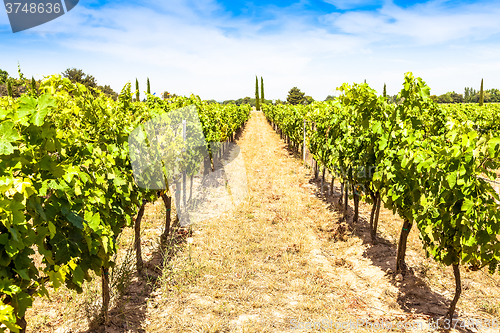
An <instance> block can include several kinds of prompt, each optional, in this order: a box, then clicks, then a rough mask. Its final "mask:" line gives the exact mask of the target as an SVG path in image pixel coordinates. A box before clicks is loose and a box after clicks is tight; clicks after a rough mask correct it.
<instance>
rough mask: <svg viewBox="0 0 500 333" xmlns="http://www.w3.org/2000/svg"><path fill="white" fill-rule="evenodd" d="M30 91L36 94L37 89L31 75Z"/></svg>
mask: <svg viewBox="0 0 500 333" xmlns="http://www.w3.org/2000/svg"><path fill="white" fill-rule="evenodd" d="M31 91H32V92H33V95H35V96H38V89H37V88H36V81H35V78H34V77H33V76H32V77H31Z"/></svg>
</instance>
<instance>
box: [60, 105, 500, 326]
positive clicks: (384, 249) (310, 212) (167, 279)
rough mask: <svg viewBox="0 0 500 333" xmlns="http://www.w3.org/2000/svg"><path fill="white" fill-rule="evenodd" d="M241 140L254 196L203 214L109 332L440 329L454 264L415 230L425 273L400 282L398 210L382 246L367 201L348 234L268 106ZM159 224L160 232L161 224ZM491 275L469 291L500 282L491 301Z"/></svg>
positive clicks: (412, 250)
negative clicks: (445, 263) (449, 266)
mask: <svg viewBox="0 0 500 333" xmlns="http://www.w3.org/2000/svg"><path fill="white" fill-rule="evenodd" d="M237 144H238V145H239V147H240V148H241V153H242V155H243V157H244V163H245V166H246V170H247V182H248V197H247V199H246V200H244V202H243V203H241V204H239V205H238V206H237V208H236V209H234V210H232V211H228V212H226V213H224V214H222V215H221V216H219V217H218V218H212V219H208V220H205V221H203V222H200V223H197V224H194V225H193V226H192V229H193V234H192V237H190V238H187V242H186V244H185V246H184V247H183V249H181V250H180V251H179V252H178V253H176V255H175V256H174V257H173V258H164V261H163V262H164V263H163V265H162V269H161V270H160V271H159V274H160V276H159V277H158V278H157V279H156V280H155V281H150V283H148V285H149V287H147V288H143V287H142V286H143V284H141V287H140V288H137V290H136V291H133V292H132V294H133V295H135V296H134V297H130V296H127V297H128V298H127V301H126V302H125V303H126V304H125V305H124V309H125V310H122V311H121V312H120V311H118V312H117V311H116V310H115V311H114V312H112V313H114V314H117V313H119V314H120V316H121V317H120V318H114V320H113V322H114V326H113V327H112V328H108V329H107V331H108V332H120V331H126V332H292V331H296V330H294V328H298V325H299V324H300V323H304V324H302V325H303V326H301V328H304V327H305V326H307V325H308V324H305V323H314V322H316V324H315V325H316V329H314V330H312V331H332V332H333V331H345V332H352V331H354V330H360V331H373V326H372V325H377V324H380V325H382V324H385V325H386V327H389V325H393V330H394V331H404V330H401V329H398V328H396V325H397V324H398V323H399V324H400V325H405V324H406V325H411V324H413V325H416V326H414V327H416V328H417V330H416V331H418V332H425V331H433V330H429V329H427V327H428V324H427V321H428V320H429V318H431V317H438V316H441V315H443V314H444V313H445V312H446V310H447V304H449V300H450V299H451V298H452V296H453V294H452V291H453V289H454V286H453V285H452V284H450V281H452V280H450V279H449V276H452V275H450V274H449V271H447V270H446V269H444V268H439V267H438V268H436V267H437V266H436V265H434V264H432V262H430V261H429V260H427V259H425V258H424V256H423V254H422V251H421V250H418V249H419V244H418V233H417V231H416V230H412V233H411V235H410V239H409V253H408V262H409V264H410V266H412V267H414V270H415V272H414V274H410V275H408V276H406V277H405V279H404V281H401V282H396V281H395V280H394V277H393V276H392V275H391V274H386V272H387V269H389V268H392V269H394V266H395V252H396V249H395V245H394V244H395V241H396V235H397V232H398V230H399V228H400V223H399V220H398V219H397V218H395V217H394V216H393V215H392V213H391V212H388V211H386V210H382V212H381V222H380V231H381V242H380V244H379V245H377V246H372V245H371V244H370V242H369V233H368V229H367V227H366V225H367V223H366V218H367V216H368V215H369V210H370V207H369V206H367V205H366V204H361V207H360V214H361V218H360V222H359V223H358V224H357V225H356V226H355V228H354V230H351V231H347V234H346V235H345V237H344V234H343V233H342V232H341V231H342V226H341V225H340V224H339V220H340V213H339V212H337V211H336V210H335V209H333V207H335V204H334V202H335V201H336V200H337V199H336V197H335V195H334V196H332V197H328V198H325V197H321V196H319V195H318V194H317V191H318V187H317V184H316V183H314V182H312V181H311V173H310V170H309V169H308V168H306V167H304V166H303V165H302V163H301V160H300V159H299V158H296V157H294V156H293V155H292V154H291V153H290V152H289V151H288V150H287V149H286V147H285V145H284V143H283V142H282V141H281V140H280V138H279V135H277V134H276V133H275V132H274V131H273V130H272V128H271V126H270V125H269V124H268V123H267V121H266V120H265V117H264V115H263V114H262V113H261V112H255V111H254V112H252V118H251V119H250V120H249V122H248V123H247V125H246V127H245V129H244V131H243V133H242V135H241V137H240V138H239V140H238V141H237ZM156 206H157V205H155V207H156ZM155 209H156V210H158V208H155ZM146 224H147V223H146ZM339 226H340V229H339ZM151 228H152V229H151V230H156V233H155V232H152V234H153V235H156V234H158V233H160V232H161V228H158V226H156V229H155V227H154V226H152V227H151ZM414 229H416V228H414ZM146 233H147V232H146ZM337 238H340V239H344V240H338V239H337ZM144 239H146V241H147V237H145V238H144ZM146 252H154V251H153V250H151V251H149V250H148V251H146ZM160 261H161V260H160ZM156 264H158V259H157V260H156ZM150 266H151V265H150ZM471 274H472V273H471ZM477 274H479V273H477ZM481 279H483V280H484V277H483V276H481V275H478V276H475V275H474V276H468V275H464V281H465V282H466V283H468V286H467V290H466V291H464V294H467V293H469V297H470V295H472V294H471V291H474V290H476V291H477V293H479V292H480V290H482V292H483V294H484V293H485V291H486V294H488V293H492V292H495V293H496V296H495V295H493V296H492V297H493V298H492V299H493V302H495V301H498V296H499V294H500V293H499V292H498V291H499V289H498V286H496V287H491V286H492V285H493V286H495V284H496V283H497V282H496V281H494V280H493V282H491V283H490V284H489V285H487V286H486V287H487V288H486V287H485V285H480V282H478V281H481ZM133 281H137V278H134V280H133ZM431 281H434V282H433V283H434V284H432V285H430V284H431ZM467 281H468V282H467ZM141 288H142V289H141ZM491 288H496V289H491ZM140 290H142V291H140ZM492 290H493V291H492ZM139 293H140V295H139ZM129 294H130V293H129ZM473 295H476V294H473ZM483 296H484V295H483ZM486 296H488V295H486ZM486 296H485V297H486ZM489 296H491V295H489ZM477 297H479V296H477ZM488 299H490V298H488ZM467 302H469V301H468V298H467V296H463V302H462V301H461V302H459V307H458V311H457V312H458V313H459V315H460V316H461V317H464V316H465V317H471V318H479V317H480V316H481V317H483V318H494V316H489V315H485V314H484V313H481V314H479V313H478V311H477V309H476V308H474V306H475V305H474V304H475V303H474V302H473V301H472V300H470V302H469V303H467ZM134 309H136V311H135V310H134ZM463 309H466V310H467V311H465V310H463ZM499 309H500V303H499ZM134 311H135V312H136V313H134ZM499 311H500V310H499ZM493 313H494V312H493ZM318 322H321V326H319V325H320V324H319V323H318ZM418 323H420V324H418ZM335 325H337V326H336V327H337V329H335ZM342 325H343V328H342ZM349 325H350V326H349ZM418 325H421V326H418ZM327 327H331V328H332V330H326V328H327ZM408 327H409V326H407V328H408ZM375 328H376V326H375ZM74 331H75V332H80V331H79V330H74ZM307 331H311V330H307ZM407 331H408V329H407ZM460 331H462V332H470V331H474V330H468V329H462V330H460ZM483 331H485V332H486V330H483ZM493 331H498V330H493ZM493 331H492V332H493ZM61 332H66V331H61Z"/></svg>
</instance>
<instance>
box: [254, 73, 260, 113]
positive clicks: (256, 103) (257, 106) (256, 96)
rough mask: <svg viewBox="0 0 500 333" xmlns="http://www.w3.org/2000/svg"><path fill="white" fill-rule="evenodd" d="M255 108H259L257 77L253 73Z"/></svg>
mask: <svg viewBox="0 0 500 333" xmlns="http://www.w3.org/2000/svg"><path fill="white" fill-rule="evenodd" d="M255 109H256V110H257V111H259V110H260V101H259V79H258V78H257V75H255Z"/></svg>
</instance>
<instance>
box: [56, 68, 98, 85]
mask: <svg viewBox="0 0 500 333" xmlns="http://www.w3.org/2000/svg"><path fill="white" fill-rule="evenodd" d="M62 75H63V77H66V78H68V79H70V81H71V82H76V83H80V84H83V85H84V86H86V87H87V88H97V82H96V80H95V78H94V77H93V76H92V75H89V74H85V73H84V72H83V71H82V70H81V69H76V68H68V69H66V70H65V71H64V72H63V73H62Z"/></svg>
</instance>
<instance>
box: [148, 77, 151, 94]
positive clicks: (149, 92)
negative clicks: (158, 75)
mask: <svg viewBox="0 0 500 333" xmlns="http://www.w3.org/2000/svg"><path fill="white" fill-rule="evenodd" d="M148 94H151V86H150V85H149V77H148Z"/></svg>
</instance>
